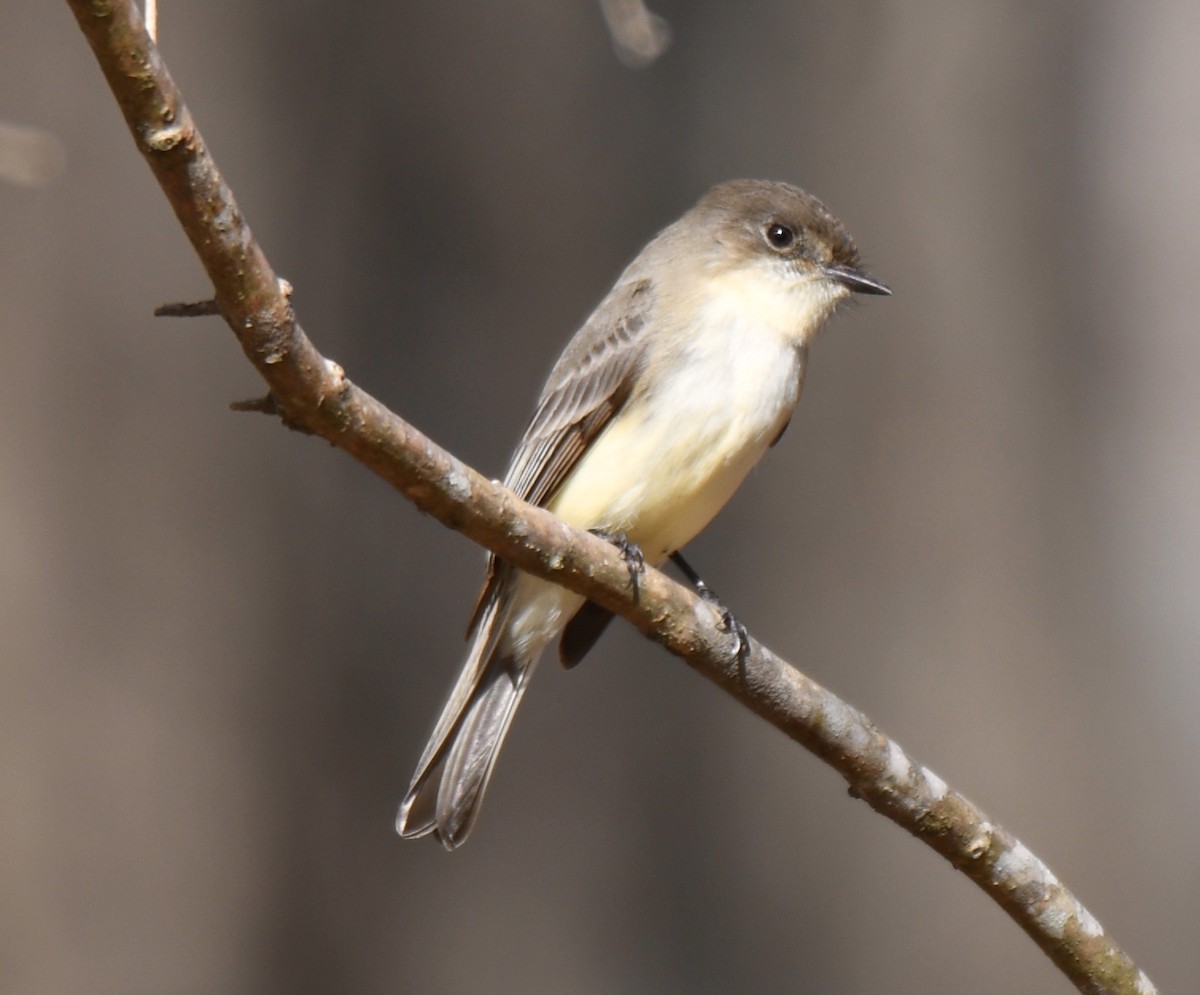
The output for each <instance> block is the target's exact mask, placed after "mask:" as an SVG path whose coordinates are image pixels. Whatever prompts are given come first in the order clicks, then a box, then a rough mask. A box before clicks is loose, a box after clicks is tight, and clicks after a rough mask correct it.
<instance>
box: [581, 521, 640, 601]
mask: <svg viewBox="0 0 1200 995" xmlns="http://www.w3.org/2000/svg"><path fill="white" fill-rule="evenodd" d="M588 531H589V532H590V533H591V534H592V535H594V536H595V537H596V538H597V539H603V540H604V541H605V542H607V543H609V544H611V545H613V546H616V547H617V550H618V551H619V552H620V554H621V559H623V560H624V561H625V569H626V570H628V571H629V586H630V587H632V588H633V600H634V601H637V600H638V597H639V595H640V594H641V591H642V574H644V573H645V572H646V557H645V556H644V555H643V554H642V547H641V546H639V545H638V544H637V543H636V542H632V541H631V540H630V538H629V536H627V535H626V534H625V533H624V532H609V531H608V530H607V529H588Z"/></svg>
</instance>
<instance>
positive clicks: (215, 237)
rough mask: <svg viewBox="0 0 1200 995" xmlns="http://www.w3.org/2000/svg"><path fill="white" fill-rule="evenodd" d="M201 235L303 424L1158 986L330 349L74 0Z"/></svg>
mask: <svg viewBox="0 0 1200 995" xmlns="http://www.w3.org/2000/svg"><path fill="white" fill-rule="evenodd" d="M68 2H69V3H70V6H71V8H72V9H73V11H74V12H75V16H76V18H77V20H78V21H79V24H80V27H81V28H82V29H83V32H84V34H85V35H86V36H87V38H88V41H89V42H90V44H91V46H92V50H93V51H94V52H95V54H96V58H97V60H98V61H99V63H100V66H101V69H102V70H103V72H104V75H105V77H106V78H107V80H108V83H109V85H110V87H111V88H112V90H113V93H114V95H115V96H116V98H117V102H118V103H119V104H120V106H121V109H122V111H123V113H124V115H125V119H126V122H127V123H128V125H129V128H130V131H131V132H132V133H133V136H134V139H135V141H136V143H137V146H138V149H139V150H140V151H141V153H142V155H143V156H144V157H145V158H146V160H147V162H148V163H149V164H150V167H151V169H152V170H153V171H154V174H155V176H156V177H157V178H158V181H159V184H160V185H161V186H162V189H163V192H164V193H165V194H166V195H167V198H168V200H169V201H170V202H171V205H172V207H173V208H174V210H175V214H176V216H177V217H178V219H179V221H180V224H181V225H182V226H183V228H184V231H185V232H186V233H187V235H188V237H189V238H190V239H191V242H192V245H193V247H194V248H195V250H196V253H197V255H198V256H199V257H200V260H201V262H202V263H203V265H204V267H205V269H206V271H207V272H208V275H209V278H210V279H211V280H212V281H213V285H214V289H215V296H216V299H217V300H218V301H219V304H220V312H221V314H222V316H223V317H224V318H225V320H226V322H227V323H228V324H229V326H230V328H231V329H232V330H233V332H234V334H235V335H236V336H237V338H238V341H239V342H240V343H241V346H242V349H243V351H244V352H245V354H246V356H247V357H248V358H249V359H250V361H251V362H252V363H253V364H254V366H255V367H256V368H257V370H258V372H259V373H260V374H261V375H262V377H263V379H264V380H265V381H266V382H267V384H268V386H269V388H270V397H271V401H270V403H269V404H268V403H267V402H263V403H262V404H261V405H259V404H255V405H253V406H254V407H255V409H256V410H260V409H269V408H271V407H272V406H273V407H274V409H275V410H277V411H278V412H279V414H280V415H281V417H282V418H283V419H284V420H285V421H286V422H288V423H289V424H292V425H293V426H295V427H299V428H301V429H303V430H305V431H309V432H312V433H314V434H317V435H320V436H322V437H323V438H325V439H327V440H328V441H330V442H331V443H333V444H334V445H337V446H339V447H341V448H342V449H344V450H346V451H347V452H348V453H350V454H351V455H353V456H354V457H355V458H357V459H358V460H359V461H360V462H362V463H363V464H364V465H365V466H367V467H369V468H370V469H371V470H373V471H374V472H375V473H377V474H379V476H381V477H383V478H384V479H385V480H387V481H389V482H390V483H391V484H393V485H394V486H395V487H396V489H397V490H399V491H400V492H401V493H403V494H404V495H405V496H406V497H408V498H409V500H411V501H412V502H413V503H414V504H416V505H417V507H419V508H420V509H421V510H422V511H425V512H427V513H428V514H430V515H432V516H434V517H435V518H437V519H438V520H439V521H441V522H442V523H443V524H445V525H447V526H449V527H450V528H453V529H457V530H458V531H460V532H462V533H463V534H464V535H466V536H467V537H469V538H470V539H473V540H474V541H475V542H478V543H480V544H481V545H483V546H486V547H487V548H488V549H490V550H492V551H493V552H494V553H496V554H497V555H499V556H501V557H503V558H504V559H506V560H508V561H509V562H511V563H513V564H514V565H516V566H517V567H519V568H520V569H522V570H526V571H528V572H530V573H533V574H536V575H537V576H539V577H545V578H547V579H549V580H552V581H555V582H557V583H560V584H562V585H563V586H564V587H568V588H570V589H571V590H572V591H575V592H577V593H579V594H582V595H584V596H585V597H587V598H590V599H591V600H593V601H595V602H597V603H598V604H600V605H602V606H603V607H605V608H607V609H610V610H611V611H613V612H615V613H617V614H619V615H621V616H622V617H624V618H625V619H627V620H628V621H630V622H631V623H632V624H633V625H634V626H636V627H637V628H638V629H639V630H641V631H642V632H643V633H644V634H646V635H647V636H649V637H650V638H652V639H655V640H657V641H658V642H659V643H661V644H662V645H663V646H665V647H666V648H667V649H668V650H670V651H671V652H672V653H674V654H676V655H677V656H680V657H682V658H683V659H684V660H686V661H687V662H688V663H689V664H690V665H691V666H692V667H694V668H695V669H696V670H698V671H699V672H700V673H702V674H703V675H704V676H706V677H708V678H709V679H710V680H712V681H714V682H715V683H716V684H718V685H719V686H721V687H722V688H724V689H725V690H726V691H727V692H729V693H730V694H731V695H733V696H734V697H735V698H737V699H738V700H739V701H740V702H742V703H743V704H744V705H746V706H747V707H748V708H750V709H752V710H753V711H754V712H756V713H757V714H758V715H760V716H762V717H763V718H765V719H767V721H769V722H771V723H772V724H773V725H774V726H776V727H777V728H778V729H780V730H782V731H783V732H784V733H786V734H787V735H788V736H790V737H791V738H792V739H794V740H796V741H797V742H798V743H800V744H802V745H803V746H805V747H806V748H807V749H809V750H810V751H812V752H813V753H814V754H816V755H817V756H819V757H820V758H822V759H823V760H825V761H826V762H827V763H828V764H829V765H830V766H832V767H833V768H834V769H835V770H837V771H838V772H839V773H840V774H841V775H842V776H843V777H844V778H845V779H846V780H847V782H849V784H850V789H851V792H852V794H854V795H855V796H856V797H859V798H863V799H864V800H866V802H867V803H868V804H869V805H871V807H872V808H874V809H875V810H876V811H878V812H881V813H883V814H884V815H886V816H887V817H888V818H890V819H892V820H893V821H894V822H896V823H897V824H898V825H900V826H902V827H903V828H904V829H906V830H908V831H909V832H910V833H912V834H913V835H914V836H916V837H917V838H919V839H920V840H922V841H923V842H924V843H926V844H927V845H928V846H930V847H932V848H933V849H934V850H936V851H937V852H938V853H940V854H942V856H944V857H945V858H946V859H947V860H949V861H950V862H951V863H952V864H953V865H954V866H955V867H957V868H958V869H960V870H961V871H962V872H963V873H964V874H966V875H967V876H968V877H969V878H971V880H972V881H974V882H975V883H976V884H977V885H979V887H980V888H982V889H983V890H984V892H986V893H987V894H988V895H989V896H990V897H991V898H992V899H993V900H994V901H995V902H996V903H997V904H999V905H1000V906H1001V907H1002V908H1003V909H1004V910H1005V911H1006V912H1007V913H1008V914H1009V915H1010V916H1011V917H1012V918H1013V919H1014V920H1015V921H1016V922H1017V923H1018V924H1019V925H1020V926H1021V928H1022V929H1024V930H1025V931H1026V932H1027V933H1028V934H1029V935H1030V936H1031V937H1032V938H1033V939H1034V940H1035V941H1036V942H1037V944H1038V945H1039V946H1040V947H1041V948H1042V949H1043V950H1044V951H1045V952H1046V953H1047V954H1048V955H1049V956H1050V958H1051V959H1052V960H1053V961H1054V963H1055V964H1057V965H1058V967H1059V968H1060V970H1062V972H1063V973H1064V974H1065V975H1066V976H1067V977H1068V978H1070V979H1071V980H1072V981H1073V982H1074V983H1075V984H1076V985H1077V986H1078V987H1079V989H1080V990H1081V991H1084V992H1091V993H1097V992H1103V993H1113V995H1118V993H1119V995H1150V993H1152V992H1154V991H1155V989H1154V986H1153V985H1152V984H1151V983H1150V981H1149V979H1148V978H1147V977H1146V976H1145V975H1144V974H1143V973H1142V972H1140V971H1139V970H1138V969H1137V967H1136V966H1135V965H1134V963H1133V962H1132V961H1131V960H1130V959H1129V957H1128V956H1127V955H1126V954H1125V953H1124V952H1123V951H1122V950H1121V949H1120V948H1119V947H1118V946H1117V945H1116V944H1115V943H1114V942H1113V940H1112V939H1111V938H1110V937H1109V936H1108V935H1107V934H1106V933H1105V932H1104V930H1103V929H1102V928H1101V926H1100V924H1099V923H1098V922H1097V921H1096V920H1095V919H1094V918H1093V917H1092V915H1091V914H1090V913H1089V912H1088V911H1087V910H1086V909H1085V908H1084V907H1083V906H1082V905H1081V904H1080V903H1079V901H1078V900H1077V899H1076V898H1075V897H1074V896H1073V895H1072V894H1071V892H1070V891H1068V890H1067V888H1066V887H1065V886H1064V885H1063V884H1062V883H1061V882H1060V881H1059V880H1058V879H1057V878H1056V877H1055V876H1054V875H1053V874H1052V873H1051V872H1050V870H1049V869H1048V868H1047V867H1046V865H1045V864H1044V863H1042V861H1041V860H1039V859H1038V858H1037V857H1036V856H1034V854H1033V853H1031V852H1030V851H1029V850H1028V849H1027V848H1026V847H1025V846H1024V845H1023V844H1022V843H1021V842H1020V841H1019V840H1017V839H1016V838H1015V837H1013V836H1012V835H1011V834H1010V833H1008V832H1006V831H1005V830H1004V829H1002V828H1000V827H999V826H998V825H996V824H995V823H993V822H991V821H989V820H988V819H987V817H986V816H985V815H984V814H983V813H982V812H981V811H980V810H979V809H978V808H976V806H975V805H973V804H972V803H971V802H970V801H968V800H967V799H966V798H964V797H963V796H962V795H960V794H958V793H957V792H955V791H952V790H951V789H950V788H948V787H947V786H946V784H945V783H944V782H943V781H942V780H941V779H940V778H939V777H937V775H936V774H934V773H932V772H931V771H930V770H928V769H927V768H925V767H923V766H921V765H920V764H918V763H916V762H915V761H913V760H912V759H911V758H910V757H909V756H908V755H907V754H906V753H905V752H904V751H903V750H902V749H901V748H900V747H899V746H898V745H897V744H896V743H895V742H894V741H892V740H890V739H888V738H887V737H886V736H884V734H883V733H882V732H880V731H879V730H878V729H877V728H876V727H875V726H874V725H873V724H872V723H871V721H870V720H869V719H868V718H867V717H866V716H865V715H863V714H862V713H861V712H859V711H858V710H857V709H855V708H853V707H852V706H850V705H848V704H846V703H845V702H843V701H841V700H840V699H838V698H837V697H836V696H835V695H833V694H831V693H830V692H829V691H827V690H825V689H824V688H822V687H821V686H820V685H818V684H816V683H815V682H814V681H812V680H810V679H809V678H807V677H805V676H804V675H803V674H801V673H800V672H799V671H797V670H795V669H794V668H792V667H791V666H789V665H788V664H787V663H785V662H784V661H783V660H781V659H780V658H779V657H777V656H775V655H774V654H773V653H772V652H771V651H770V650H768V649H766V648H765V647H764V646H762V645H761V644H760V643H758V642H756V641H754V640H751V650H750V655H749V658H748V659H746V660H745V661H744V662H743V661H739V659H738V656H737V654H736V653H734V652H733V646H731V645H730V638H729V634H728V633H727V632H726V631H725V630H724V628H723V627H722V621H721V618H720V617H719V615H718V613H717V612H716V611H715V610H714V609H713V608H712V606H710V605H709V604H707V603H706V602H704V601H703V600H701V599H700V598H699V597H698V596H697V595H696V594H695V593H694V592H692V591H690V590H688V589H686V588H684V587H682V586H680V585H679V584H676V583H674V582H673V581H671V580H670V579H668V578H667V577H666V576H665V575H664V574H662V573H660V572H659V571H657V570H649V569H648V570H647V571H646V573H645V575H644V576H643V577H642V579H641V581H640V583H639V591H638V594H637V596H636V597H635V596H634V594H633V593H632V592H631V591H630V588H629V574H628V567H627V565H626V562H625V560H624V558H623V557H622V555H621V554H620V553H619V552H618V551H617V550H616V549H615V548H613V547H612V546H611V545H610V544H609V543H607V542H605V541H604V540H602V539H599V538H597V537H596V536H592V535H589V534H588V533H586V532H580V531H578V530H576V529H573V528H571V527H569V526H568V525H567V524H566V523H564V522H563V521H561V520H560V519H558V518H556V517H555V516H554V515H552V514H551V513H550V512H548V511H545V510H544V509H541V508H536V507H533V506H531V505H528V504H525V503H524V502H522V501H520V500H519V499H518V498H517V497H516V496H515V495H514V494H512V493H511V492H510V491H508V490H506V489H505V488H504V487H502V486H501V485H499V484H498V483H495V482H493V481H489V480H487V479H486V478H485V477H483V476H481V475H480V474H478V473H476V472H475V471H474V470H472V469H471V468H470V467H468V466H467V465H466V464H464V463H462V462H460V461H459V460H457V459H455V458H454V457H453V456H451V455H450V454H449V453H447V452H445V451H444V450H442V449H440V448H438V447H437V446H436V445H434V444H433V442H431V441H430V440H429V439H427V438H426V437H425V436H424V435H422V434H421V433H420V432H418V431H417V430H416V429H415V428H413V427H412V426H411V425H409V424H408V423H407V422H405V421H404V420H403V419H401V418H400V417H398V416H397V415H395V414H393V413H392V412H390V411H388V410H387V409H386V408H385V407H384V406H383V405H382V404H380V403H379V402H378V401H377V400H375V399H374V398H373V397H371V396H370V395H368V394H366V393H365V392H363V391H362V390H360V389H359V388H358V387H356V386H355V385H354V384H352V383H351V382H350V381H349V379H347V377H346V376H345V374H344V373H343V372H342V370H341V368H340V367H339V366H337V364H335V363H332V362H330V361H329V360H326V359H325V358H324V357H323V356H321V354H320V353H319V352H318V351H317V350H316V348H315V347H314V346H313V344H312V342H311V341H309V339H308V338H307V336H306V335H305V334H304V332H303V331H302V330H301V328H300V327H299V325H298V324H297V322H296V318H295V315H294V314H293V312H292V308H291V304H290V301H289V298H288V294H287V292H286V290H285V288H284V286H282V285H281V283H280V281H279V280H278V279H277V278H276V277H275V274H274V272H273V271H272V269H271V267H270V265H269V263H268V262H267V259H266V257H265V256H264V255H263V253H262V250H261V249H260V248H259V246H258V243H257V242H256V241H255V240H254V237H253V236H252V235H251V233H250V229H249V227H248V226H247V224H246V222H245V219H244V218H243V217H242V214H241V212H240V210H239V209H238V206H237V204H236V202H235V201H234V198H233V194H232V192H231V191H230V189H229V188H228V186H226V184H225V182H224V180H223V179H222V178H221V175H220V173H219V172H218V171H217V168H216V165H215V163H214V162H213V160H212V158H211V156H210V155H209V152H208V149H207V148H206V146H205V144H204V141H203V139H202V138H201V136H200V133H199V132H198V131H197V129H196V126H195V123H194V122H193V121H192V118H191V115H190V114H189V112H188V110H187V108H186V107H185V106H184V104H183V100H182V97H181V96H180V93H179V91H178V90H177V89H176V87H175V84H174V82H173V81H172V80H171V78H170V76H169V74H168V73H167V70H166V67H165V65H164V64H163V62H162V60H161V58H160V57H159V54H158V52H157V50H156V49H155V48H154V46H153V44H152V43H151V41H150V39H149V37H148V36H147V34H146V32H145V29H144V27H143V25H142V21H141V17H140V14H139V13H138V10H137V7H136V6H135V4H134V3H133V2H132V0H107V2H105V3H96V2H95V0H68Z"/></svg>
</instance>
